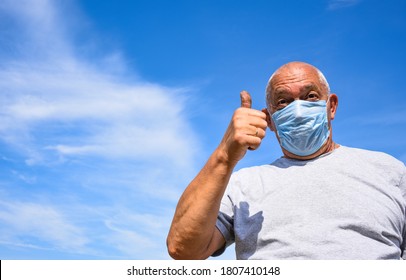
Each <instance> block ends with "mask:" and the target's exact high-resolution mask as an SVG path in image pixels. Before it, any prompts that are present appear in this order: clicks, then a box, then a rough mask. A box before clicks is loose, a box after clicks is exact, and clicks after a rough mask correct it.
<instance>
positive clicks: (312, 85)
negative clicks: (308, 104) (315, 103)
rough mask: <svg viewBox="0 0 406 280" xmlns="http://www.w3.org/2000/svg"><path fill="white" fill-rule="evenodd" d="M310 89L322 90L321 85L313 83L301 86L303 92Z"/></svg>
mask: <svg viewBox="0 0 406 280" xmlns="http://www.w3.org/2000/svg"><path fill="white" fill-rule="evenodd" d="M310 90H314V91H317V92H320V91H321V89H320V87H318V86H317V85H316V84H313V83H310V84H306V85H304V86H303V87H302V88H301V90H300V91H302V92H303V91H305V92H308V91H310Z"/></svg>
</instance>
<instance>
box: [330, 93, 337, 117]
mask: <svg viewBox="0 0 406 280" xmlns="http://www.w3.org/2000/svg"><path fill="white" fill-rule="evenodd" d="M329 103H330V104H329V111H328V112H329V115H330V120H334V117H335V115H336V112H337V107H338V97H337V95H336V94H334V93H332V94H330V97H329Z"/></svg>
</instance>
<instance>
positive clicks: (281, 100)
mask: <svg viewBox="0 0 406 280" xmlns="http://www.w3.org/2000/svg"><path fill="white" fill-rule="evenodd" d="M287 103H288V102H287V101H286V100H285V99H279V100H278V104H277V105H278V106H280V105H286V104H287Z"/></svg>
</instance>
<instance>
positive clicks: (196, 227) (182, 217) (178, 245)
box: [167, 149, 235, 259]
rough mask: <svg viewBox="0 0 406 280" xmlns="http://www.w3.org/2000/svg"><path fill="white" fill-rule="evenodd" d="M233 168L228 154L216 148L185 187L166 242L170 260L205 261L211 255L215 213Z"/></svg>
mask: <svg viewBox="0 0 406 280" xmlns="http://www.w3.org/2000/svg"><path fill="white" fill-rule="evenodd" d="M234 166H235V164H234V163H230V162H229V161H228V158H227V155H225V154H224V153H223V152H222V151H221V149H217V150H216V151H215V152H214V153H213V154H212V155H211V157H210V158H209V160H208V161H207V163H206V165H205V166H204V167H203V169H202V170H201V171H200V172H199V174H198V175H197V176H196V177H195V179H194V180H193V181H192V182H191V183H190V184H189V186H188V187H187V188H186V190H185V192H184V193H183V195H182V197H181V198H180V200H179V203H178V205H177V208H176V212H175V215H174V218H173V221H172V226H171V229H170V231H169V235H168V239H167V243H168V251H169V254H170V255H171V256H172V257H173V258H175V259H205V258H207V257H208V256H210V255H211V254H212V253H213V252H211V251H212V250H213V244H212V243H211V242H212V238H213V234H214V231H215V230H216V228H215V224H216V219H217V214H218V211H219V208H220V202H221V198H222V196H223V194H224V190H225V188H226V186H227V184H228V181H229V179H230V176H231V173H232V171H233V169H234ZM216 249H218V248H215V249H214V250H216Z"/></svg>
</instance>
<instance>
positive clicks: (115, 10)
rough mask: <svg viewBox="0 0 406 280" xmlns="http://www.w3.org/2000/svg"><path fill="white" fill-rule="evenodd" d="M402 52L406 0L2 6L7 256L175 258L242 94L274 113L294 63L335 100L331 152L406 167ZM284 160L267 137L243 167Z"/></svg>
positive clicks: (0, 185)
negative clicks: (196, 180) (272, 84)
mask: <svg viewBox="0 0 406 280" xmlns="http://www.w3.org/2000/svg"><path fill="white" fill-rule="evenodd" d="M405 50H406V2H405V1H377V0H369V1H367V0H364V1H362V0H317V1H292V0H288V1H286V0H285V1H282V0H280V1H264V0H261V1H225V0H224V1H223V0H220V1H176V0H175V1H163V0H152V1H147V0H137V1H130V0H123V1H112V0H105V1H96V0H86V1H85V0H83V1H79V0H77V1H74V0H72V1H68V0H66V1H56V0H55V1H54V0H21V1H14V0H2V1H0V259H169V256H168V255H167V253H166V246H165V238H166V234H167V231H168V228H169V225H170V222H171V218H172V215H173V212H174V209H175V206H176V203H177V199H178V198H179V196H180V195H181V193H182V191H183V190H184V188H185V187H186V185H187V184H188V182H189V181H190V180H191V179H192V178H193V177H194V176H195V175H196V173H197V172H198V171H199V169H200V168H201V167H202V166H203V164H204V163H205V161H206V159H207V158H208V156H209V155H210V153H211V152H212V151H213V150H214V149H215V147H216V146H217V144H218V143H219V141H220V140H221V138H222V136H223V133H224V131H225V129H226V127H227V125H228V122H229V119H230V117H231V115H232V113H233V111H234V110H235V109H236V108H237V107H238V106H239V92H240V91H241V90H243V89H244V90H247V91H249V92H250V93H251V95H252V98H253V107H254V108H257V109H262V108H264V107H265V101H264V90H265V86H266V83H267V80H268V78H269V76H270V75H271V74H272V72H273V71H274V70H276V68H278V67H279V66H280V65H282V64H284V63H286V62H288V61H292V60H300V61H306V62H309V63H311V64H314V65H315V66H317V67H318V68H319V69H320V70H321V71H323V73H324V74H325V76H326V77H327V79H328V81H329V83H330V87H331V90H332V92H335V93H336V94H337V95H338V97H339V108H338V113H337V116H336V119H335V120H334V121H333V135H334V139H335V140H336V142H338V143H340V144H342V145H346V146H354V147H360V148H366V149H371V150H379V151H383V152H386V153H389V154H391V155H393V156H394V157H396V158H398V159H400V160H401V161H403V162H406V145H405V140H404V139H406V129H405V128H406V94H405V89H404V85H403V84H404V77H405V75H406V70H405V63H406V52H405ZM280 156H281V151H280V148H279V145H278V144H277V142H276V140H275V137H274V135H273V134H272V133H271V132H270V131H268V134H267V137H266V138H265V139H264V141H263V144H262V145H261V147H260V149H259V150H257V151H254V152H249V153H248V154H247V156H246V157H245V158H244V159H243V160H242V161H241V162H240V163H239V165H238V166H237V169H239V168H242V167H245V166H250V165H255V164H267V163H270V162H272V161H273V160H274V159H275V158H277V157H280ZM221 258H223V259H230V258H233V252H232V248H231V250H229V251H228V252H227V253H225V255H224V256H222V257H221Z"/></svg>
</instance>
